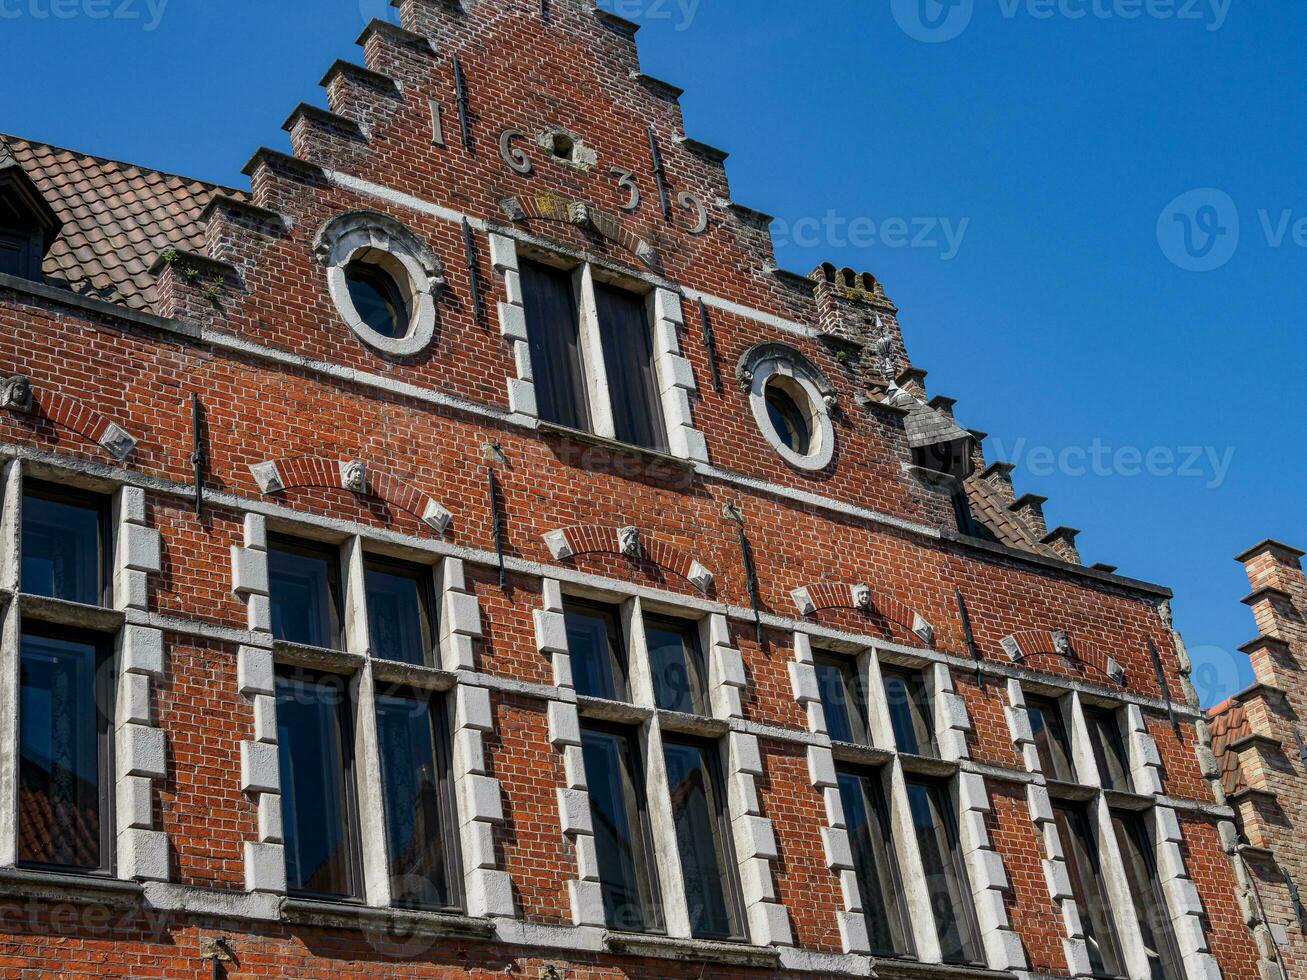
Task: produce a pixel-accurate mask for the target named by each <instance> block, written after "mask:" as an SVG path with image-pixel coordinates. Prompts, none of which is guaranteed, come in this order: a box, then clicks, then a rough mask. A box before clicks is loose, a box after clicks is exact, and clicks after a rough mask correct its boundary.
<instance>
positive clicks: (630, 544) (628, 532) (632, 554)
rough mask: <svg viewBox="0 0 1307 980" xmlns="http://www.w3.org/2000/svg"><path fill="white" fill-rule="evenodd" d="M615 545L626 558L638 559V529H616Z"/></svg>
mask: <svg viewBox="0 0 1307 980" xmlns="http://www.w3.org/2000/svg"><path fill="white" fill-rule="evenodd" d="M617 543H618V545H619V546H620V547H621V549H622V554H624V555H625V556H626V557H627V558H639V557H640V529H639V528H638V527H623V528H618V531H617Z"/></svg>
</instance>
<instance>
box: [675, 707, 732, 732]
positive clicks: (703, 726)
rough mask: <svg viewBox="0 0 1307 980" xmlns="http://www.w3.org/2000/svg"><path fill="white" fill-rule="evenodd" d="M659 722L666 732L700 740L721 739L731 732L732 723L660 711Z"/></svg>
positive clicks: (677, 712) (679, 712)
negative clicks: (697, 737)
mask: <svg viewBox="0 0 1307 980" xmlns="http://www.w3.org/2000/svg"><path fill="white" fill-rule="evenodd" d="M658 721H659V722H660V723H661V724H662V729H663V731H665V732H675V733H677V734H678V735H696V736H699V737H700V738H721V737H722V736H723V735H726V734H728V733H729V732H730V730H731V723H730V722H728V721H725V720H723V719H721V718H706V717H704V716H703V715H691V714H686V713H685V712H683V711H665V710H663V709H661V708H660V709H659V710H658Z"/></svg>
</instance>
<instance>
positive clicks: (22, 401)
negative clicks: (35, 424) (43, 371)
mask: <svg viewBox="0 0 1307 980" xmlns="http://www.w3.org/2000/svg"><path fill="white" fill-rule="evenodd" d="M0 407H3V408H7V409H8V410H9V411H11V412H30V411H31V410H32V383H31V382H30V381H28V380H27V378H25V377H24V376H23V375H21V374H15V375H14V376H13V377H11V378H5V379H4V381H2V382H0Z"/></svg>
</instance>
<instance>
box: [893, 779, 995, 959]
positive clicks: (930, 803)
mask: <svg viewBox="0 0 1307 980" xmlns="http://www.w3.org/2000/svg"><path fill="white" fill-rule="evenodd" d="M908 805H909V807H910V808H911V810H912V824H913V828H914V830H915V832H916V835H917V846H918V848H919V849H920V851H921V863H922V866H923V869H924V870H925V873H926V881H925V885H926V890H927V893H928V894H929V895H930V907H931V911H932V912H933V913H934V917H935V927H936V930H937V931H938V933H939V946H940V953H941V955H942V956H943V959H944V962H945V963H953V964H974V963H980V962H982V961H983V959H984V957H983V955H982V953H981V949H980V930H979V928H978V927H977V925H976V912H975V908H974V907H973V905H972V899H971V895H970V893H969V887H968V885H967V875H966V868H965V867H964V866H963V864H962V849H961V847H960V846H959V845H958V831H957V823H956V822H955V821H954V819H953V816H952V813H951V812H950V810H949V796H948V791H947V790H946V789H945V788H944V787H943V786H940V785H937V784H935V783H908Z"/></svg>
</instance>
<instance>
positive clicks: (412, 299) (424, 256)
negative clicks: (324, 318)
mask: <svg viewBox="0 0 1307 980" xmlns="http://www.w3.org/2000/svg"><path fill="white" fill-rule="evenodd" d="M314 251H315V253H316V254H317V256H318V258H319V260H320V261H321V262H322V263H323V264H324V265H325V266H326V270H327V273H326V275H327V291H328V292H329V293H330V294H331V300H332V302H333V303H334V304H335V306H336V310H337V312H338V313H339V314H340V316H341V319H342V320H344V321H345V324H346V326H348V327H349V328H350V330H352V331H353V332H354V334H355V335H356V336H358V337H359V339H360V340H362V341H363V342H364V343H365V344H367V345H368V346H369V347H371V348H372V349H373V350H375V351H377V352H378V353H381V354H384V355H386V356H387V357H395V358H398V357H412V356H414V355H416V354H420V353H422V352H423V351H425V350H427V349H428V348H429V347H430V346H431V342H432V340H433V339H434V337H435V333H436V320H437V310H436V295H437V294H438V293H439V292H440V290H441V289H442V288H443V286H444V284H445V275H444V271H443V267H442V266H441V263H440V260H439V259H438V258H437V257H436V255H435V253H434V252H433V251H432V250H431V248H430V247H429V246H427V244H426V243H425V242H423V241H422V239H420V238H419V237H418V236H417V235H416V234H415V233H414V232H412V231H410V230H409V229H408V228H406V227H405V226H404V225H402V224H401V223H400V222H398V221H396V220H395V219H394V218H391V217H390V216H388V215H384V214H381V213H380V212H376V211H350V212H347V213H345V214H342V215H337V216H336V217H334V218H332V219H331V220H330V221H328V222H327V223H326V224H325V225H324V226H323V227H322V229H321V230H320V231H319V232H318V236H317V239H316V241H315V244H314ZM355 261H361V262H366V263H368V264H371V265H375V266H377V267H378V268H379V269H380V270H381V271H382V272H383V273H385V274H386V275H388V276H390V277H391V278H392V279H393V280H394V281H395V285H396V286H397V287H398V288H399V290H400V291H401V292H402V293H403V294H404V295H405V298H406V299H407V301H408V308H409V323H408V330H407V331H406V332H405V334H404V335H403V336H402V337H387V336H385V335H384V334H380V333H378V332H377V331H376V330H373V329H372V327H370V326H369V325H368V324H367V323H366V322H365V321H364V320H363V318H362V316H360V315H359V312H358V310H357V309H356V308H355V306H354V300H353V298H352V297H351V296H350V291H349V283H348V281H347V278H346V269H347V268H348V266H349V264H350V263H351V262H355Z"/></svg>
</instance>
